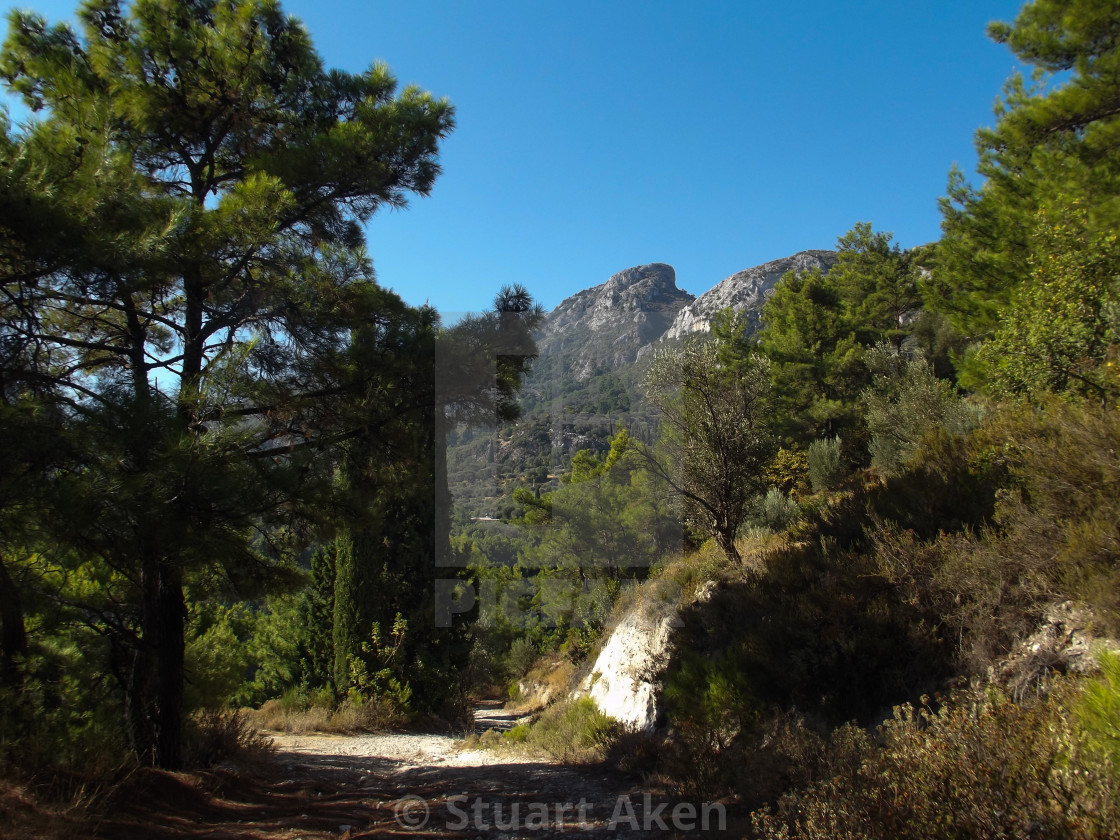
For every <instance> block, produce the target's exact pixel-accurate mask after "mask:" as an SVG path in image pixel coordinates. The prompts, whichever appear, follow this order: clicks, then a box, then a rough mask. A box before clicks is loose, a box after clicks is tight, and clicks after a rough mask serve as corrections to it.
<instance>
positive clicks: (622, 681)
mask: <svg viewBox="0 0 1120 840" xmlns="http://www.w3.org/2000/svg"><path fill="white" fill-rule="evenodd" d="M676 618H677V615H676V613H675V612H673V613H671V614H668V615H665V614H661V615H656V614H655V615H649V614H647V613H646V612H645V611H644V610H642V609H637V610H634V611H632V612H630V613H629V614H628V615H627V616H626V617H625V618H623V619H622V621H620V622H619V623H618V626H617V627H615V629H614V631H613V632H612V633H611V635H610V638H609V639H608V640H607V643H606V645H604V646H603V649H602V651H600V653H599V656H598V657H597V658H596V660H595V665H594V667H593V668H592V669H591V673H590V675H588V677H587V678H586V679H585V680H584V682H583V685H582V686H581V687H580V688H581V690H582V691H581V693H585V694H587V695H588V696H589V697H590V698H591V699H592V700H594V701H595V705H596V706H597V707H598V708H599V711H601V712H602V713H603V714H606V715H610V716H611V717H613V718H615V719H616V720H618V721H620V722H621V723H623V724H625V725H626V726H628V727H630V728H632V729H636V730H640V731H643V732H653V730H654V729H655V728H656V726H657V716H658V711H659V710H658V703H657V689H656V686H655V685H654V682H653V678H654V675H655V672H656V671H657V669H658V668H659V666H660V665H661V664H662V660H663V658H664V657H665V655H666V652H667V650H668V646H669V634H670V632H671V630H672V628H673V626H674V623H675V620H676Z"/></svg>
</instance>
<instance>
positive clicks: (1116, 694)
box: [1077, 651, 1120, 785]
mask: <svg viewBox="0 0 1120 840" xmlns="http://www.w3.org/2000/svg"><path fill="white" fill-rule="evenodd" d="M1097 658H1098V661H1099V662H1100V666H1101V677H1100V679H1097V680H1094V681H1092V682H1090V683H1089V684H1088V685H1087V686H1086V687H1085V694H1084V696H1083V697H1082V699H1081V704H1080V706H1079V707H1078V710H1077V711H1078V718H1079V721H1080V723H1081V726H1082V728H1083V730H1084V732H1085V734H1086V736H1087V738H1088V742H1089V746H1090V748H1091V749H1093V750H1094V751H1096V753H1097V754H1098V755H1100V756H1101V758H1102V760H1103V762H1104V763H1106V765H1107V766H1108V767H1109V768H1110V769H1111V771H1112V774H1113V778H1114V779H1115V780H1116V782H1117V783H1118V785H1120V656H1118V655H1117V654H1116V653H1114V652H1112V651H1102V652H1101V653H1100V655H1099V656H1098V657H1097Z"/></svg>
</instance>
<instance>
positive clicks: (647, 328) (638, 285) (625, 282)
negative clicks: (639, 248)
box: [537, 263, 694, 379]
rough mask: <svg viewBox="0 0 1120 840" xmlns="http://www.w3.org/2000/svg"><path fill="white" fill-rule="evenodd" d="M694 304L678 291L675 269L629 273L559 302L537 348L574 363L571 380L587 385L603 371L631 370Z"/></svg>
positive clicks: (637, 269) (641, 268)
mask: <svg viewBox="0 0 1120 840" xmlns="http://www.w3.org/2000/svg"><path fill="white" fill-rule="evenodd" d="M693 299H694V298H693V296H692V295H690V294H689V293H688V292H685V291H683V290H681V289H678V288H677V275H676V272H675V271H674V270H673V267H672V266H669V265H665V264H664V263H650V264H649V265H640V266H636V267H634V268H628V269H626V270H625V271H620V272H618V274H615V275H614V276H612V277H611V278H610V279H609V280H607V282H606V283H602V284H600V285H598V286H595V287H594V288H591V289H585V290H584V291H582V292H577V293H576V294H574V295H572V296H571V297H569V298H567V299H565V300H564V301H563V302H561V304H560V305H559V306H557V307H556V308H555V309H554V310H552V312H550V313H549V315H548V317H547V318H546V319H545V324H544V327H543V328H542V329H541V332H540V334H539V335H538V336H537V347H538V349H539V350H540V353H541V355H542V356H543V355H549V354H561V355H564V356H565V357H570V362H569V364H570V372H571V374H572V375H574V376H575V377H576V378H577V379H586V378H587V377H588V376H589V375H590V374H591V373H592V371H594V369H595V368H596V367H599V366H605V367H609V368H612V369H614V368H619V367H622V366H624V365H628V364H632V363H633V362H634V361H636V360H637V359H638V357H639V353H640V352H641V351H642V350H643V349H644V348H647V347H648V346H649V345H650V344H652V343H653V342H655V341H657V340H658V339H659V338H660V337H661V336H662V334H664V332H665V330H666V329H667V328H668V327H669V325H670V324H671V323H672V322H673V319H674V318H675V317H676V315H677V313H678V312H679V311H680V310H681V308H682V307H684V306H686V305H688V304H689V303H691V302H692V301H693Z"/></svg>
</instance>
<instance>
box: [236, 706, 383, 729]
mask: <svg viewBox="0 0 1120 840" xmlns="http://www.w3.org/2000/svg"><path fill="white" fill-rule="evenodd" d="M245 713H246V714H247V715H248V719H249V720H250V721H251V722H252V724H253V725H254V726H255V727H257V728H258V729H264V730H268V731H270V732H287V733H289V734H292V735H304V734H307V733H309V732H326V733H330V734H335V735H350V734H354V733H358V732H380V731H384V730H386V729H393V728H395V727H397V726H400V725H402V724H403V723H404V722H405V720H404V718H403V717H402V716H401V714H400V712H399V711H397V709H396V708H395V707H394V706H393V704H392V703H390V702H389V701H379V700H363V701H362V702H360V703H357V702H354V701H353V700H349V699H347V700H343V701H342V703H340V704H339V705H338V706H337V707H335V708H333V709H332V708H330V707H328V706H322V705H310V706H307V707H304V708H298V707H297V708H292V707H285V705H284V704H283V703H282V702H281V701H280V700H269V701H268V702H267V703H265V704H264V705H263V706H261V707H260V708H259V709H247V710H245Z"/></svg>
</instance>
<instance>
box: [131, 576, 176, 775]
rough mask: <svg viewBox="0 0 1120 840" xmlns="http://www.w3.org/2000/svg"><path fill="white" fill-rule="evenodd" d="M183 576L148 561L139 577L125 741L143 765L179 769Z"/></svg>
mask: <svg viewBox="0 0 1120 840" xmlns="http://www.w3.org/2000/svg"><path fill="white" fill-rule="evenodd" d="M182 578H183V574H182V571H181V570H180V569H179V568H178V567H176V566H173V565H169V564H165V563H157V562H151V563H146V564H145V566H144V569H143V571H142V573H141V584H142V589H143V591H142V592H141V612H142V616H141V633H140V639H139V642H138V644H137V646H136V650H135V653H134V655H133V659H132V669H131V672H130V674H129V681H128V691H127V696H126V698H125V712H126V717H127V724H128V731H129V737H130V740H131V742H132V748H133V750H134V751H135V752H136V755H137V757H138V758H139V759H140V761H141V762H142V763H144V764H150V765H152V766H154V767H159V768H161V769H163V770H178V769H180V768H181V767H182V763H183V749H182V740H183V658H184V652H185V648H186V642H185V635H184V634H185V631H186V616H187V610H186V601H185V599H184V597H183V580H182Z"/></svg>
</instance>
